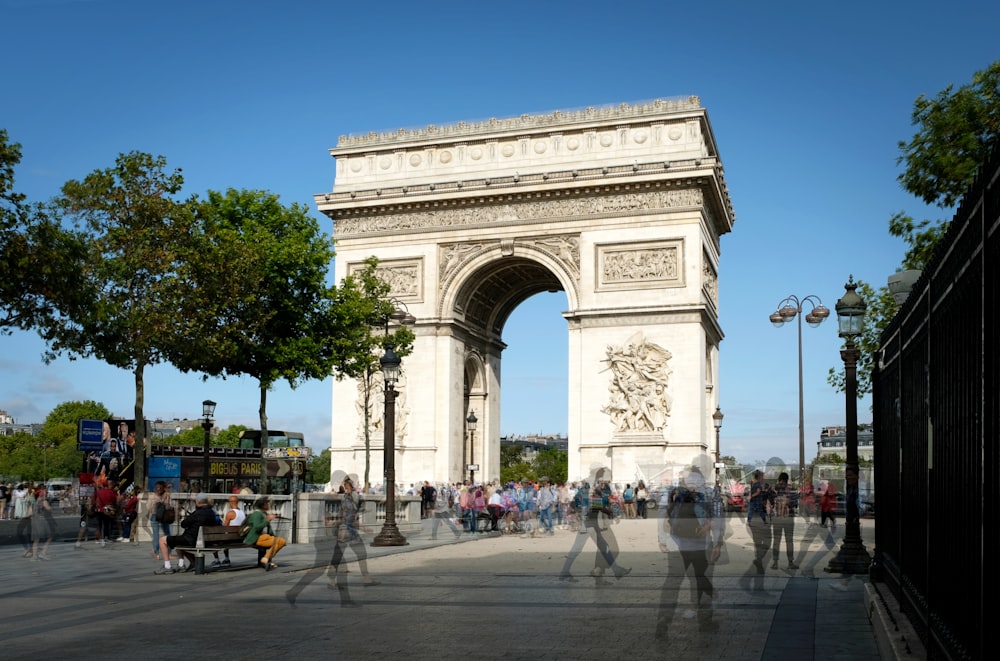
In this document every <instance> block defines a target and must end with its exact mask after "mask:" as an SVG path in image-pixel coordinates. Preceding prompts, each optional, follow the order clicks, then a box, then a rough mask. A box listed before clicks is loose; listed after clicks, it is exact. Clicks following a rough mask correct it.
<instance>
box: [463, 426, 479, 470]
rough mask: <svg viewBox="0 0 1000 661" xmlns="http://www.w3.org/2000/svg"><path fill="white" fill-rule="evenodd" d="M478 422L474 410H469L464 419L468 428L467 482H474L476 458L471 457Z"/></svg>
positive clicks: (474, 445)
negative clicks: (467, 415)
mask: <svg viewBox="0 0 1000 661" xmlns="http://www.w3.org/2000/svg"><path fill="white" fill-rule="evenodd" d="M477 422H479V420H478V418H476V412H475V411H470V412H469V417H468V418H466V419H465V424H466V426H467V427H468V428H469V484H470V485H472V484H475V483H476V469H475V468H473V466H475V465H476V460H475V459H474V458H473V456H474V454H475V450H476V423H477Z"/></svg>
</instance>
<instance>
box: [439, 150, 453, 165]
mask: <svg viewBox="0 0 1000 661" xmlns="http://www.w3.org/2000/svg"><path fill="white" fill-rule="evenodd" d="M441 162H442V163H451V152H450V151H443V152H441Z"/></svg>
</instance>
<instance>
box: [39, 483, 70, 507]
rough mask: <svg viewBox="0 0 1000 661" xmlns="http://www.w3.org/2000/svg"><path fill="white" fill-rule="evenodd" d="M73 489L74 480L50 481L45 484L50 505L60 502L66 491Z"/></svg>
mask: <svg viewBox="0 0 1000 661" xmlns="http://www.w3.org/2000/svg"><path fill="white" fill-rule="evenodd" d="M72 488H73V480H49V481H48V482H46V483H45V492H46V494H47V495H48V499H49V502H50V503H57V502H59V501H60V500H61V499H62V497H63V494H64V493H66V491H68V490H70V489H72Z"/></svg>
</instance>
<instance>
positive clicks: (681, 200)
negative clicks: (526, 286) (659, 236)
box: [336, 188, 704, 236]
mask: <svg viewBox="0 0 1000 661" xmlns="http://www.w3.org/2000/svg"><path fill="white" fill-rule="evenodd" d="M703 201H704V194H703V193H702V191H701V189H698V188H682V189H677V190H654V191H649V192H641V193H618V194H612V195H602V196H596V197H579V198H567V199H557V200H544V201H534V200H527V199H526V200H525V201H523V202H512V203H508V204H495V205H492V206H477V207H473V208H469V207H447V208H435V209H415V210H413V211H406V212H387V213H385V214H380V215H377V216H364V217H341V218H338V219H337V220H336V232H337V235H338V236H349V235H353V234H365V233H368V232H388V231H401V230H415V229H429V228H433V227H453V226H458V225H474V224H481V223H499V222H530V221H532V220H543V219H550V218H556V217H573V216H587V215H603V214H612V213H630V212H640V211H641V212H647V211H649V210H651V209H671V208H678V207H700V206H702V204H703Z"/></svg>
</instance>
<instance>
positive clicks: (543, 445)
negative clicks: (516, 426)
mask: <svg viewBox="0 0 1000 661" xmlns="http://www.w3.org/2000/svg"><path fill="white" fill-rule="evenodd" d="M500 445H501V446H504V445H515V446H519V447H520V448H521V456H522V457H523V458H524V460H525V461H527V462H531V461H533V460H534V459H535V457H537V456H538V453H539V451H541V450H545V449H547V448H555V449H556V450H562V451H563V452H567V451H569V439H568V438H566V437H565V436H562V435H560V434H546V435H541V434H528V435H527V436H519V435H512V436H501V437H500Z"/></svg>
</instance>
